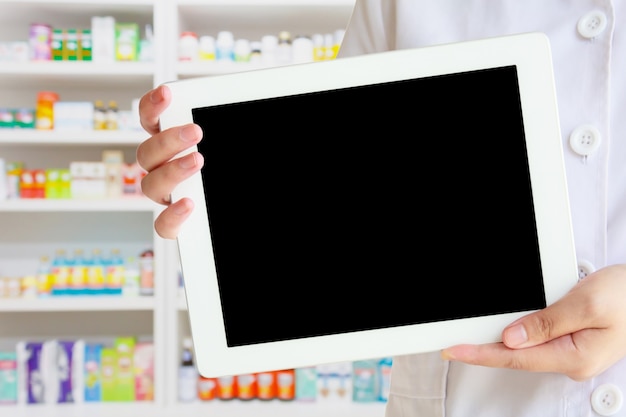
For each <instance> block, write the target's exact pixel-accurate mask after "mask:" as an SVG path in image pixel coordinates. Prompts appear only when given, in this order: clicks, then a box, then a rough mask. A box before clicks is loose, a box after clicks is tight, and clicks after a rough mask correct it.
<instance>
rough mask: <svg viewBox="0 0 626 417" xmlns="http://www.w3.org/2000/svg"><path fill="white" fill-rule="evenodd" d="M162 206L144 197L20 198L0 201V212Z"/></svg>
mask: <svg viewBox="0 0 626 417" xmlns="http://www.w3.org/2000/svg"><path fill="white" fill-rule="evenodd" d="M161 208H162V206H160V205H158V204H156V203H154V202H153V201H152V200H149V199H148V198H146V197H128V198H119V199H101V200H96V199H94V200H80V199H58V200H57V199H42V198H32V199H27V198H21V199H14V200H4V201H0V212H21V213H23V212H56V211H60V212H66V211H69V212H77V211H86V212H99V211H114V212H138V211H139V212H141V211H145V212H155V211H158V210H161Z"/></svg>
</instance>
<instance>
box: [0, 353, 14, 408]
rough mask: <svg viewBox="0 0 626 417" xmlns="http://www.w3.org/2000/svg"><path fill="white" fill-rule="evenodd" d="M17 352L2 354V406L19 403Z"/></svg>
mask: <svg viewBox="0 0 626 417" xmlns="http://www.w3.org/2000/svg"><path fill="white" fill-rule="evenodd" d="M17 380H18V377H17V352H15V351H11V352H0V406H1V405H2V404H15V403H17Z"/></svg>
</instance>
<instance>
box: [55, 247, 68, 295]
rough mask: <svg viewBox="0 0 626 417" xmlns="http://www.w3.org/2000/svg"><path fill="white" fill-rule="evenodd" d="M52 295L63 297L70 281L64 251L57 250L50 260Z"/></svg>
mask: <svg viewBox="0 0 626 417" xmlns="http://www.w3.org/2000/svg"><path fill="white" fill-rule="evenodd" d="M51 273H52V289H51V294H52V295H65V294H67V291H68V285H69V281H70V266H69V259H68V258H67V253H66V251H65V249H57V250H56V253H55V255H54V258H53V259H52V266H51Z"/></svg>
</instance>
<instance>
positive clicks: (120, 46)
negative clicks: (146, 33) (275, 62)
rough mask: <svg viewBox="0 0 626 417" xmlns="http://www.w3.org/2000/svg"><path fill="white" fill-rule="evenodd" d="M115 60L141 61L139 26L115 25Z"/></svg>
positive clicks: (129, 24) (135, 24) (133, 24)
mask: <svg viewBox="0 0 626 417" xmlns="http://www.w3.org/2000/svg"><path fill="white" fill-rule="evenodd" d="M115 59H116V60H117V61H137V60H138V59H139V24H137V23H116V24H115Z"/></svg>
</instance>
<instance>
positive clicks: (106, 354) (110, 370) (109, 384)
mask: <svg viewBox="0 0 626 417" xmlns="http://www.w3.org/2000/svg"><path fill="white" fill-rule="evenodd" d="M101 355H102V356H101V366H102V379H101V380H100V383H101V387H102V391H101V393H100V394H101V397H100V398H101V399H102V401H117V388H116V386H117V350H116V349H115V348H110V347H105V348H102V353H101Z"/></svg>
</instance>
